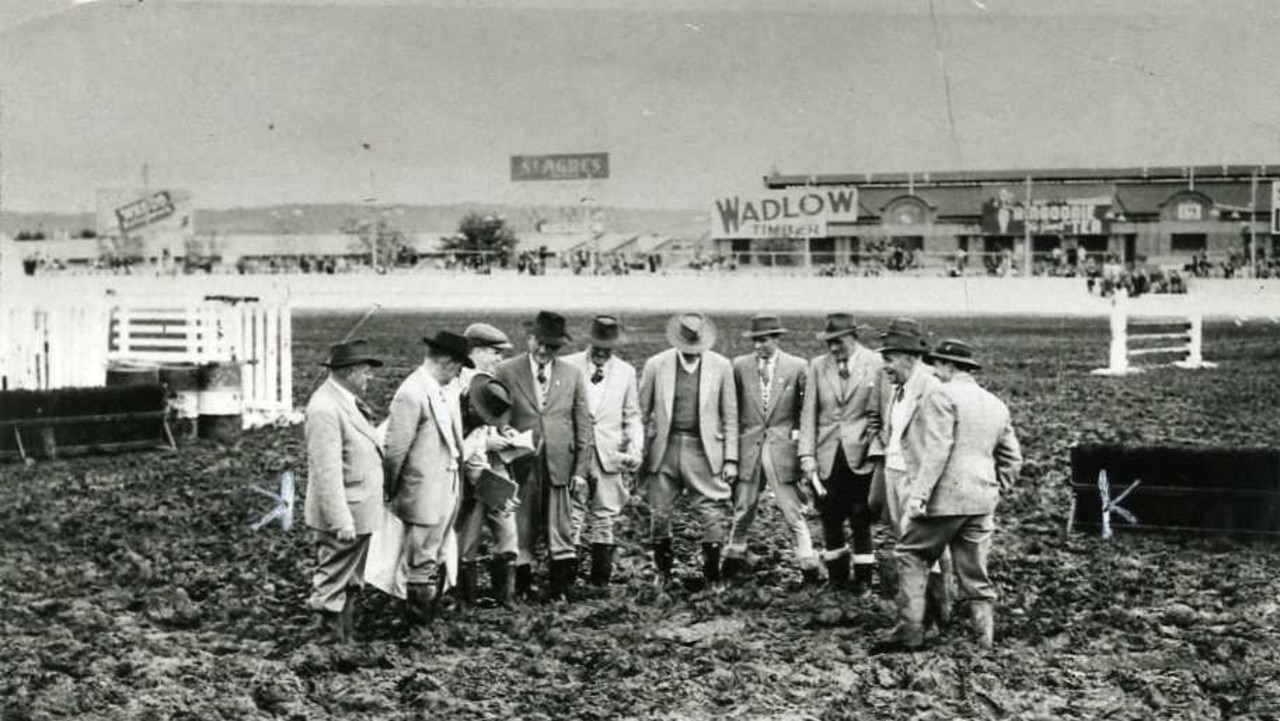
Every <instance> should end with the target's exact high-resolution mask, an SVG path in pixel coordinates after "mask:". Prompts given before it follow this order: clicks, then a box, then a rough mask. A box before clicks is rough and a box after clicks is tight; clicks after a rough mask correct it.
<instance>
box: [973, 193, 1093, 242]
mask: <svg viewBox="0 0 1280 721" xmlns="http://www.w3.org/2000/svg"><path fill="white" fill-rule="evenodd" d="M1112 203H1113V200H1112V198H1110V197H1106V196H1100V197H1093V198H1066V199H1061V198H1043V199H1036V198H1032V200H1031V205H1030V206H1029V207H1028V206H1027V204H1026V203H1025V202H1023V201H1022V200H1019V199H1018V196H1017V194H1015V193H1014V192H1013V191H1012V190H1009V189H1002V190H1001V191H1000V193H999V194H998V195H997V196H996V197H994V198H988V199H987V200H986V202H984V203H983V204H982V232H984V233H987V234H989V235H1023V234H1024V233H1026V232H1027V230H1028V225H1029V226H1030V231H1031V233H1032V235H1106V234H1107V233H1109V232H1110V230H1111V229H1110V225H1111V221H1110V219H1109V218H1108V217H1107V216H1108V214H1109V213H1110V211H1111V206H1112Z"/></svg>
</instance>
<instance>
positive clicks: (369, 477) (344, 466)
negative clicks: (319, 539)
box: [303, 378, 383, 534]
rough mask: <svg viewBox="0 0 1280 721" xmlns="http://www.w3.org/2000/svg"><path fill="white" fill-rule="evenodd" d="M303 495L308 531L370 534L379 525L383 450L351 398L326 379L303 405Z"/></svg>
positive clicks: (380, 518)
mask: <svg viewBox="0 0 1280 721" xmlns="http://www.w3.org/2000/svg"><path fill="white" fill-rule="evenodd" d="M304 433H305V435H306V441H307V497H306V500H305V501H304V502H303V516H304V518H305V520H306V523H307V525H308V526H310V527H311V528H315V529H318V530H321V531H331V532H335V531H338V530H341V529H342V528H354V529H355V531H356V533H357V534H364V533H372V532H373V531H375V530H377V528H378V527H379V526H380V525H381V521H382V515H383V514H382V448H381V446H379V445H378V440H377V433H376V432H375V431H374V429H373V426H372V425H370V424H369V421H368V419H366V418H365V417H364V414H363V413H361V412H360V410H359V408H357V407H356V403H355V400H354V398H353V397H352V396H350V395H347V393H346V392H345V391H344V390H343V389H342V388H339V387H338V384H337V381H335V380H333V379H332V378H330V379H328V380H326V381H325V382H324V383H323V384H321V386H320V387H319V388H317V389H316V392H315V393H313V394H312V395H311V399H310V400H309V401H308V402H307V412H306V425H305V428H304Z"/></svg>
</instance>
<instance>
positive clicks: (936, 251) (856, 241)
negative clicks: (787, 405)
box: [716, 165, 1280, 272]
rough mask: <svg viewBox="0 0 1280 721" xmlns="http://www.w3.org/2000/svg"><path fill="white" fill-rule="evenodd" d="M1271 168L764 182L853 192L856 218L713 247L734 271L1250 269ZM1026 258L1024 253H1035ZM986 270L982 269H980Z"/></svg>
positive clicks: (776, 177)
mask: <svg viewBox="0 0 1280 721" xmlns="http://www.w3.org/2000/svg"><path fill="white" fill-rule="evenodd" d="M1273 173H1274V174H1275V175H1276V176H1277V177H1280V169H1270V170H1269V169H1268V168H1267V167H1266V166H1230V165H1229V166H1211V167H1187V168H1118V169H1109V170H1107V169H1103V170H1092V169H1090V170H1011V171H993V172H944V173H924V174H913V173H912V174H907V173H899V174H865V175H859V174H836V175H781V174H776V173H775V174H771V175H768V176H765V178H764V184H765V189H766V191H786V190H788V189H792V190H794V189H797V188H813V189H815V190H817V189H821V188H823V187H824V186H840V187H854V188H856V189H857V213H856V216H857V217H856V219H849V218H842V219H832V220H831V221H830V222H828V223H826V224H825V235H824V236H821V237H807V238H785V239H784V238H718V239H717V240H716V248H717V251H718V252H719V253H721V254H723V255H727V256H731V257H732V258H733V259H734V262H735V263H736V264H737V265H739V266H742V265H808V266H832V267H836V268H850V267H852V268H859V267H867V266H868V265H877V266H891V269H894V270H897V269H903V270H905V269H910V268H919V269H926V270H928V269H939V270H941V269H945V268H948V267H954V266H955V264H956V263H961V264H964V265H967V266H968V270H969V272H974V271H979V272H980V270H981V268H982V265H985V266H986V269H987V270H990V271H992V272H997V271H1000V270H1001V269H1002V267H1003V268H1012V269H1014V272H1026V270H1025V269H1026V268H1028V267H1030V268H1032V269H1033V270H1034V271H1035V272H1046V269H1048V268H1063V267H1065V268H1077V267H1081V266H1084V265H1085V264H1087V263H1090V262H1094V263H1103V262H1108V261H1109V262H1113V263H1118V262H1123V263H1125V264H1127V265H1128V266H1129V267H1134V266H1141V265H1149V266H1162V267H1182V266H1186V265H1187V264H1189V263H1192V262H1194V261H1195V260H1196V259H1200V260H1201V261H1202V262H1203V261H1204V260H1205V259H1208V261H1210V262H1212V263H1215V264H1220V263H1224V262H1229V259H1231V260H1232V261H1233V262H1235V263H1236V264H1237V266H1239V265H1248V264H1249V263H1250V261H1251V260H1252V259H1254V258H1256V260H1258V261H1259V262H1266V261H1267V260H1268V259H1270V258H1273V257H1275V256H1276V253H1277V236H1274V235H1273V234H1272V197H1273V188H1272V183H1273V179H1272V177H1271V174H1273ZM1251 244H1252V247H1251ZM1028 251H1029V252H1028ZM979 264H982V265H979Z"/></svg>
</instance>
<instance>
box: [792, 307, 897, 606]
mask: <svg viewBox="0 0 1280 721" xmlns="http://www.w3.org/2000/svg"><path fill="white" fill-rule="evenodd" d="M818 340H820V341H823V342H825V343H826V344H827V349H828V352H827V353H826V354H824V355H821V356H818V357H817V358H814V359H813V360H812V361H811V362H810V363H809V367H808V369H807V371H806V376H805V396H804V408H803V409H802V411H801V416H800V447H799V454H800V470H801V472H802V473H804V475H805V477H806V478H809V479H811V480H812V479H817V480H818V481H819V483H817V484H816V485H815V488H817V489H825V491H822V490H819V491H818V493H819V495H821V496H822V501H821V504H820V507H819V509H820V512H821V515H822V531H823V536H824V537H825V539H826V552H825V553H824V554H823V560H824V562H825V563H826V566H827V579H828V581H829V583H830V585H831V587H832V588H841V587H843V586H845V585H846V584H847V583H848V581H849V561H850V552H849V548H848V546H847V545H846V543H845V532H844V526H845V523H846V522H848V524H849V526H850V531H851V534H852V536H853V553H852V556H853V559H852V560H853V581H854V591H855V592H856V593H857V594H858V595H859V596H866V595H868V594H869V593H870V587H871V580H872V575H873V569H874V568H875V561H876V556H875V549H874V547H873V546H872V542H871V523H872V520H873V517H872V514H871V509H870V505H869V495H870V491H871V477H872V475H873V472H874V465H873V462H872V460H871V457H870V451H871V450H872V449H873V447H874V445H875V439H876V434H877V433H879V431H880V383H881V376H880V372H881V371H880V369H881V367H882V366H883V362H882V361H881V360H880V356H879V355H877V354H876V353H874V352H872V351H871V350H868V349H867V348H866V347H865V346H863V345H862V344H861V343H859V342H858V329H857V324H856V323H855V322H854V319H853V316H852V315H850V314H848V313H831V314H829V315H828V316H827V322H826V328H825V329H824V331H823V332H822V333H819V334H818Z"/></svg>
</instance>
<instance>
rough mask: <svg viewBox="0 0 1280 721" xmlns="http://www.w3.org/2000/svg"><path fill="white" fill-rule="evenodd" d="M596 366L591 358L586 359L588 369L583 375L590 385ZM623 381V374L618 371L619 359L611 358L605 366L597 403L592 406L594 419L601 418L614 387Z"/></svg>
mask: <svg viewBox="0 0 1280 721" xmlns="http://www.w3.org/2000/svg"><path fill="white" fill-rule="evenodd" d="M594 365H595V364H594V363H592V362H591V359H590V358H587V359H586V366H587V367H586V368H585V369H583V373H584V374H585V376H586V382H587V383H588V384H590V383H591V374H592V373H594V372H595V369H594V368H593V366H594ZM621 381H622V373H620V372H619V370H618V359H617V358H614V357H612V356H610V358H609V360H607V361H605V364H604V380H602V381H600V388H599V390H598V391H597V392H596V393H595V402H594V403H592V404H591V417H592V418H599V417H600V415H601V414H602V413H603V412H604V408H605V402H606V401H607V400H608V399H609V398H611V397H612V396H613V387H614V386H615V385H617V384H618V383H619V382H621Z"/></svg>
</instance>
